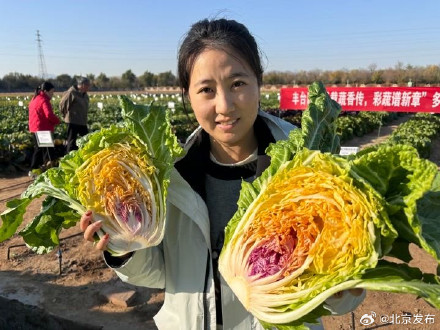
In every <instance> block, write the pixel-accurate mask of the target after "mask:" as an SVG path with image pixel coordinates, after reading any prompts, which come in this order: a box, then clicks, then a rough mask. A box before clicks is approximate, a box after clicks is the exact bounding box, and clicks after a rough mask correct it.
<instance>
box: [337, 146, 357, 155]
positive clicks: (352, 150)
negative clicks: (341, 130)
mask: <svg viewBox="0 0 440 330" xmlns="http://www.w3.org/2000/svg"><path fill="white" fill-rule="evenodd" d="M358 151H359V147H341V151H339V154H340V155H341V156H345V155H351V154H355V153H357V152H358Z"/></svg>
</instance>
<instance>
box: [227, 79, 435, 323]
mask: <svg viewBox="0 0 440 330" xmlns="http://www.w3.org/2000/svg"><path fill="white" fill-rule="evenodd" d="M309 95H311V101H310V105H309V107H308V109H307V110H306V113H304V115H303V117H304V118H303V120H302V127H301V130H300V129H297V130H294V131H292V132H291V133H290V136H289V138H288V139H287V140H285V141H279V142H277V143H276V144H273V145H271V146H269V148H268V151H267V152H268V154H269V155H270V156H271V164H270V166H269V167H268V168H267V169H266V170H265V172H263V174H262V175H261V177H260V178H258V179H257V180H255V181H254V182H253V183H248V182H243V183H242V189H241V192H240V198H239V201H238V210H237V212H236V214H235V215H234V216H233V218H232V219H231V220H230V221H229V223H228V225H227V227H226V231H225V243H224V247H223V250H222V252H221V254H220V259H219V270H220V273H221V274H222V276H223V278H224V279H225V281H226V282H227V283H228V285H229V286H230V287H231V288H232V290H233V292H234V293H235V295H236V296H237V298H238V299H239V300H240V302H241V303H242V304H243V306H244V307H245V308H246V309H247V310H248V311H249V312H250V313H252V314H253V315H254V316H255V317H256V318H258V319H259V320H260V322H261V323H262V324H263V325H264V326H266V327H267V328H270V329H273V328H279V329H294V328H301V329H303V328H304V327H305V326H304V325H303V323H304V322H308V323H313V322H316V320H317V318H318V317H320V316H323V315H327V314H329V311H328V310H326V308H325V304H324V302H325V300H326V299H327V298H329V297H331V296H332V295H334V294H335V293H337V292H339V291H342V290H346V289H350V288H364V289H368V290H382V291H388V292H397V293H412V294H416V295H418V296H420V297H422V298H423V299H425V300H426V301H427V302H428V303H430V304H431V305H433V306H435V307H436V308H440V280H439V277H438V276H437V275H435V274H423V273H422V272H421V271H420V270H419V269H417V268H412V267H409V266H408V262H409V261H410V258H411V257H410V254H409V252H408V248H409V244H410V243H414V244H417V245H418V246H419V247H421V248H423V249H425V250H426V251H427V252H428V253H430V254H431V255H432V256H433V257H434V258H435V259H436V260H437V261H440V245H439V243H438V242H440V230H439V229H438V228H439V227H438V223H440V175H439V171H438V169H437V166H436V165H435V164H433V163H431V162H429V161H428V160H425V159H421V158H420V157H419V155H418V153H417V151H416V149H414V148H412V147H410V146H406V145H394V146H384V145H383V146H377V147H372V148H369V149H366V150H363V151H361V152H360V153H358V154H357V155H350V156H346V157H343V156H339V155H337V154H336V153H337V151H338V143H339V142H338V141H337V139H336V138H335V137H334V132H335V130H336V128H335V124H334V119H335V118H336V116H337V113H338V109H337V105H335V104H333V103H332V102H331V100H329V97H328V94H326V91H325V89H324V88H323V86H322V85H321V84H312V85H311V86H310V87H309ZM312 148H313V149H314V150H311V149H312ZM386 256H392V257H395V258H398V259H400V262H398V263H397V262H396V263H394V262H390V261H386V260H384V257H386Z"/></svg>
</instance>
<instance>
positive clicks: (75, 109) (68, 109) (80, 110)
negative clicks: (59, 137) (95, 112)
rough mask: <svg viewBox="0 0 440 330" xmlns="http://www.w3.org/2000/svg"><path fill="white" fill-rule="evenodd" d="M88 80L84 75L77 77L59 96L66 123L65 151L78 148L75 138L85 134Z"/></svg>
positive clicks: (86, 131) (87, 110)
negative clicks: (75, 81) (73, 83)
mask: <svg viewBox="0 0 440 330" xmlns="http://www.w3.org/2000/svg"><path fill="white" fill-rule="evenodd" d="M89 88H90V81H89V79H87V78H86V77H79V78H78V79H77V83H76V85H73V86H72V87H70V88H69V89H68V90H67V91H66V92H65V93H64V94H63V97H62V98H61V101H60V105H59V106H60V112H61V114H62V115H63V116H64V121H65V122H66V123H67V141H66V152H67V153H69V152H70V151H72V150H76V149H78V146H77V145H76V139H77V138H78V137H80V136H84V135H86V134H87V133H88V132H89V130H88V128H87V115H88V112H89V95H88V94H87V92H88V90H89Z"/></svg>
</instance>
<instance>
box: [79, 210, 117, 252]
mask: <svg viewBox="0 0 440 330" xmlns="http://www.w3.org/2000/svg"><path fill="white" fill-rule="evenodd" d="M101 225H102V221H96V222H93V212H92V211H90V210H89V211H87V212H86V213H84V214H83V215H82V217H81V220H80V222H79V228H80V229H81V231H83V232H84V239H85V240H86V241H89V242H92V243H93V245H94V246H95V248H97V249H98V250H101V251H104V250H106V249H107V244H108V241H109V239H110V237H109V234H105V235H104V236H103V237H101V238H100V239H99V241H96V242H95V239H94V236H95V235H96V236H97V235H98V234H97V231H98V230H99V229H100V228H101Z"/></svg>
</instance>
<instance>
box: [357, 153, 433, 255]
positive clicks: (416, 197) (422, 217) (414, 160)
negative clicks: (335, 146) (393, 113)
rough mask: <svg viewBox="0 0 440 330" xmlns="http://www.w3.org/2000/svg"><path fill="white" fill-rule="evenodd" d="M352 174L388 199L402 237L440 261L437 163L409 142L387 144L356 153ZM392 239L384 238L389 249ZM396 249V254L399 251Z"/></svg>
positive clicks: (391, 217)
mask: <svg viewBox="0 0 440 330" xmlns="http://www.w3.org/2000/svg"><path fill="white" fill-rule="evenodd" d="M351 160H352V164H353V166H352V168H351V175H352V176H353V177H355V178H356V179H358V180H360V181H363V182H365V183H367V184H369V185H370V186H372V187H374V188H375V190H376V191H378V193H379V194H380V195H382V196H383V197H384V198H385V199H386V201H387V212H388V214H389V215H390V220H391V222H392V224H393V226H394V227H395V228H396V229H397V231H398V232H399V237H400V238H401V239H405V240H406V241H407V242H408V243H409V242H412V243H415V244H417V245H418V246H420V247H422V248H423V249H424V250H426V251H427V252H428V253H429V254H431V255H432V256H433V257H434V258H436V259H437V261H440V243H439V238H440V230H439V226H438V223H440V179H439V178H440V176H439V174H438V169H437V166H436V165H435V164H434V163H432V162H430V161H428V160H426V159H421V158H420V157H419V155H418V153H417V150H416V149H415V148H413V147H411V146H407V145H394V146H388V145H383V146H380V147H378V148H371V149H368V150H364V151H363V152H361V153H359V154H358V155H357V157H356V156H355V157H352V158H351ZM392 243H393V242H392V241H384V245H383V251H384V252H385V253H388V252H389V251H390V249H391V248H392V246H391V244H392ZM395 253H396V249H394V252H393V254H394V255H395Z"/></svg>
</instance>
